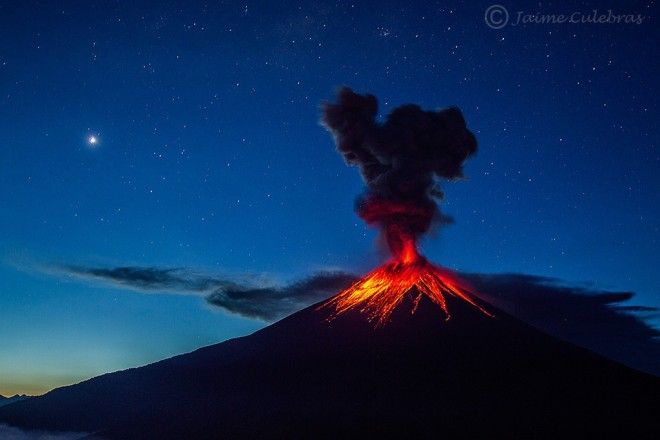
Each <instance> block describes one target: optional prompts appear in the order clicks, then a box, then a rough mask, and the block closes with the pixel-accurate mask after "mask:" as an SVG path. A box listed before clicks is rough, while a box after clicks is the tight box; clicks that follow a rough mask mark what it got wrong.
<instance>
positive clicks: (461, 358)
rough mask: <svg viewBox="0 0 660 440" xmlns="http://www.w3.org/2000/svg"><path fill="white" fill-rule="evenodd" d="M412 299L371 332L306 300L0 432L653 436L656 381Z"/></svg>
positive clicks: (461, 304)
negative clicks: (237, 334)
mask: <svg viewBox="0 0 660 440" xmlns="http://www.w3.org/2000/svg"><path fill="white" fill-rule="evenodd" d="M417 298H418V295H416V292H414V291H411V292H408V293H407V294H406V297H405V298H404V299H403V301H402V302H401V303H400V304H399V305H398V306H397V308H396V309H395V310H394V311H393V313H392V314H391V316H390V319H389V322H388V323H387V324H386V325H383V326H378V327H375V326H374V325H373V323H371V322H369V321H368V320H366V319H365V315H364V314H363V313H361V312H360V311H359V310H358V309H354V310H350V311H347V312H346V313H342V314H340V315H337V316H333V318H334V319H332V320H330V321H328V317H329V316H330V315H331V314H332V312H333V310H331V309H332V308H331V307H319V306H318V305H315V306H312V307H309V308H307V309H304V310H302V311H300V312H298V313H295V314H293V315H291V316H289V317H287V318H285V319H283V320H281V321H279V322H277V323H275V324H273V325H270V326H268V327H266V328H264V329H262V330H260V331H258V332H256V333H254V334H252V335H250V336H246V337H242V338H237V339H233V340H229V341H226V342H223V343H220V344H217V345H213V346H209V347H205V348H202V349H200V350H197V351H195V352H192V353H188V354H184V355H181V356H176V357H173V358H171V359H167V360H164V361H161V362H157V363H154V364H151V365H147V366H145V367H141V368H135V369H130V370H126V371H120V372H116V373H111V374H106V375H103V376H100V377H96V378H93V379H91V380H88V381H85V382H82V383H80V384H77V385H72V386H68V387H63V388H59V389H56V390H54V391H51V392H50V393H48V394H46V395H44V396H42V397H37V398H33V399H30V400H27V401H24V402H18V403H14V404H11V405H9V406H7V407H4V408H1V409H0V423H7V424H10V425H13V426H18V427H21V428H23V429H42V430H51V431H52V430H61V431H77V432H79V431H84V432H88V433H90V434H93V435H95V436H100V437H102V438H109V439H114V438H117V439H145V438H172V439H174V438H176V439H179V438H301V437H303V438H347V437H350V438H353V437H363V436H370V437H376V436H380V437H386V438H390V437H392V436H402V437H403V436H405V438H439V437H445V438H476V437H480V438H486V437H488V438H493V437H496V438H543V437H546V438H557V437H558V436H570V438H574V437H575V436H577V435H589V436H595V435H607V437H608V438H612V437H613V436H616V435H620V436H622V437H623V436H625V437H626V438H628V437H634V436H636V437H637V438H644V437H651V436H656V437H655V438H657V434H658V433H660V417H658V413H657V411H658V408H660V378H657V377H655V376H650V375H647V374H643V373H640V372H637V371H635V370H632V369H630V368H628V367H625V366H623V365H620V364H617V363H615V362H612V361H609V360H607V359H605V358H603V357H601V356H598V355H596V354H594V353H592V352H590V351H587V350H585V349H582V348H578V347H576V346H573V345H570V344H568V343H565V342H562V341H559V340H557V339H554V338H552V337H550V336H547V335H545V334H543V333H541V332H539V331H537V330H535V329H534V328H532V327H530V326H528V325H526V324H524V323H522V322H520V321H518V320H516V319H514V318H512V317H510V316H508V315H506V314H504V313H502V312H498V311H496V310H494V315H495V316H494V317H490V316H487V315H485V314H484V313H482V312H481V311H479V310H478V309H476V308H475V307H473V306H472V305H470V304H468V303H467V302H465V301H462V300H460V299H458V298H455V297H448V298H447V306H448V307H449V308H450V310H451V312H452V318H451V319H449V320H445V315H444V314H443V312H442V309H441V308H440V306H439V305H438V304H436V303H434V302H433V301H431V300H430V299H429V298H428V297H426V296H423V297H421V299H419V301H418V302H417V303H415V300H416V299H417ZM330 301H331V300H330ZM413 309H415V313H414V314H413V313H411V311H412V310H413ZM491 310H492V309H491Z"/></svg>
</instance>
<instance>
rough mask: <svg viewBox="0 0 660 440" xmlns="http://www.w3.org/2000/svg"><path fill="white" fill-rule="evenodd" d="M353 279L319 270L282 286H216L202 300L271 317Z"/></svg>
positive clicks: (249, 314) (325, 295)
mask: <svg viewBox="0 0 660 440" xmlns="http://www.w3.org/2000/svg"><path fill="white" fill-rule="evenodd" d="M355 281H356V278H355V277H354V276H353V275H349V274H345V273H326V274H323V273H322V274H317V275H315V276H313V277H310V278H307V279H306V280H303V281H299V282H297V283H294V284H291V285H289V286H285V287H282V288H272V287H271V288H242V287H237V288H233V289H232V288H225V289H218V290H217V291H215V292H214V293H212V294H211V295H209V296H208V297H207V298H206V300H207V301H208V302H209V303H210V304H213V305H215V306H218V307H222V308H223V309H226V310H229V311H230V312H236V313H240V314H241V315H243V316H247V317H250V318H258V319H263V320H266V321H272V320H274V319H277V318H280V317H283V316H286V315H288V314H290V313H291V312H293V311H296V310H300V309H302V308H304V307H306V306H308V305H311V304H314V303H316V302H319V301H322V300H324V299H326V298H328V297H330V296H332V295H334V294H336V293H339V292H340V291H342V290H343V289H345V288H347V287H348V286H350V285H351V284H352V283H354V282H355Z"/></svg>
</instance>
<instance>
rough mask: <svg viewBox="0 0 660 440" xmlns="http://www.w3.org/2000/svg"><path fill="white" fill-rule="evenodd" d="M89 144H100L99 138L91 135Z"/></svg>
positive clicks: (88, 139)
mask: <svg viewBox="0 0 660 440" xmlns="http://www.w3.org/2000/svg"><path fill="white" fill-rule="evenodd" d="M87 143H88V144H89V145H91V146H94V145H96V144H98V143H99V138H97V137H96V136H94V135H91V136H89V137H88V138H87Z"/></svg>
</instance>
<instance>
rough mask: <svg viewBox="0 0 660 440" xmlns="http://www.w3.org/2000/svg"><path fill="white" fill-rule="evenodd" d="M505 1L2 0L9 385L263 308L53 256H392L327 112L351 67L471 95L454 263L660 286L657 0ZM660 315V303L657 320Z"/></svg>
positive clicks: (261, 260) (170, 350)
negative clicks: (116, 280) (630, 19)
mask: <svg viewBox="0 0 660 440" xmlns="http://www.w3.org/2000/svg"><path fill="white" fill-rule="evenodd" d="M491 4H492V3H490V2H482V1H476V2H433V1H410V0H408V1H405V2H394V1H381V2H378V7H374V5H373V3H371V4H370V2H357V1H355V2H351V1H313V2H302V1H296V2H293V1H284V2H251V1H247V2H245V1H244V2H197V1H186V2H173V1H165V2H141V1H132V2H110V1H108V2H92V1H90V2H82V3H81V2H70V3H69V2H33V1H25V2H12V3H11V4H9V3H4V4H2V5H0V35H1V37H0V394H3V395H11V394H15V393H31V394H38V393H42V392H44V391H46V390H48V389H51V388H53V387H56V386H59V385H63V384H68V383H72V382H76V381H79V380H82V379H85V378H88V377H91V376H94V375H97V374H100V373H103V372H107V371H113V370H117V369H122V368H128V367H132V366H137V365H141V364H144V363H147V362H151V361H154V360H158V359H161V358H164V357H167V356H171V355H174V354H177V353H181V352H184V351H189V350H192V349H195V348H197V347H200V346H203V345H208V344H211V343H215V342H218V341H221V340H224V339H227V338H230V337H235V336H240V335H244V334H247V333H249V332H251V331H253V330H256V329H258V328H260V327H262V326H263V325H264V323H263V322H261V321H258V320H251V319H246V318H243V317H240V316H236V315H231V314H227V313H225V312H223V311H219V310H216V309H213V308H212V307H210V306H209V305H208V304H204V302H203V301H200V300H199V298H195V297H191V296H186V295H165V294H159V293H158V292H155V293H153V294H144V293H137V292H135V291H131V290H130V289H122V288H117V286H110V285H104V284H99V283H90V282H85V281H81V280H76V279H71V278H67V277H59V276H53V275H52V274H49V273H48V271H44V270H39V269H36V268H38V267H43V266H48V265H51V264H80V265H97V266H108V267H114V266H147V267H170V268H171V267H177V268H192V269H194V270H197V271H200V272H203V273H211V274H216V273H222V274H241V276H245V275H244V274H254V275H255V276H260V277H268V278H269V279H273V280H279V281H287V280H291V279H295V278H296V277H301V276H304V275H305V274H306V273H309V272H310V271H314V270H319V269H333V268H337V269H343V270H349V271H352V272H355V273H362V272H364V271H367V270H369V269H370V268H372V267H374V266H375V265H377V264H378V263H379V261H381V259H382V256H381V255H380V253H379V252H378V250H377V248H376V247H375V246H374V241H375V237H376V231H374V230H373V229H371V228H368V227H367V226H365V225H364V224H363V223H362V222H361V221H360V219H359V218H358V217H357V216H356V215H355V213H354V211H353V202H354V199H355V197H356V195H358V194H359V193H360V191H362V189H363V182H362V181H361V178H360V176H359V173H358V171H357V170H356V169H354V168H349V167H347V166H346V165H345V164H344V163H343V161H342V159H341V157H340V156H339V155H338V154H337V153H336V151H335V148H334V144H333V141H332V138H331V137H330V136H329V135H328V133H327V132H326V131H325V130H324V129H323V128H322V127H321V126H320V125H319V123H318V118H319V104H320V102H322V101H324V100H331V99H334V96H335V92H336V90H337V87H338V86H340V85H342V84H345V85H348V86H350V87H352V88H353V89H355V90H356V91H358V92H360V93H365V92H369V93H373V94H375V95H376V96H378V98H379V100H380V112H381V116H384V115H386V114H387V113H388V112H389V111H390V110H391V109H392V108H394V107H396V106H398V105H401V104H404V103H408V102H413V103H416V104H419V105H420V106H422V107H424V108H428V109H433V108H439V107H445V106H449V105H457V106H459V107H460V108H461V109H462V110H463V113H464V115H465V118H466V120H467V123H468V126H469V127H470V129H471V130H472V131H473V132H474V133H475V135H476V136H477V139H478V142H479V152H478V154H477V155H476V156H475V157H474V158H473V159H471V160H470V161H468V163H467V166H466V175H467V176H468V179H466V180H464V181H461V182H455V183H450V184H446V185H445V186H444V189H445V193H446V198H445V201H444V202H443V205H442V209H443V211H444V212H446V213H448V214H450V215H452V216H453V217H454V218H455V219H456V223H455V224H454V225H451V226H449V227H447V228H444V229H443V230H442V231H441V232H439V233H437V234H435V235H434V236H432V237H429V238H427V239H426V240H425V241H424V242H423V243H422V249H423V252H424V254H425V255H427V256H428V257H429V258H430V259H432V260H433V261H436V262H438V263H440V264H443V265H446V266H448V267H451V268H455V269H460V270H466V271H474V272H485V273H503V272H516V273H528V274H535V275H543V276H551V277H557V278H560V279H562V280H566V281H567V282H572V283H587V284H593V285H596V286H599V287H600V288H606V289H607V288H612V289H623V290H630V291H634V292H636V294H637V295H636V297H635V300H634V301H635V304H644V305H649V306H660V273H659V272H658V270H657V268H658V267H660V256H659V253H658V245H659V242H660V231H659V228H660V191H659V190H660V174H659V173H658V171H657V169H658V166H659V165H660V150H659V148H658V145H659V142H660V137H659V132H658V129H657V123H658V120H659V116H660V115H659V114H658V111H659V107H658V104H659V99H658V97H659V95H658V85H659V81H658V77H660V69H659V67H660V61H659V58H658V56H657V42H658V37H659V36H660V35H659V33H660V31H659V30H658V29H659V28H658V26H657V16H658V14H657V13H658V9H657V6H656V5H655V4H654V2H625V4H624V3H621V2H607V1H604V2H597V3H596V2H594V3H590V2H586V3H583V2H575V3H574V4H572V5H568V4H565V3H564V2H557V3H545V2H542V3H540V4H537V3H534V4H532V3H529V2H521V3H515V2H503V3H502V5H504V6H505V7H506V8H507V9H508V11H509V14H510V16H511V21H515V19H516V14H517V11H523V12H524V13H526V14H535V13H542V14H560V13H564V14H571V13H573V12H575V11H577V12H579V13H583V14H584V15H588V14H590V13H592V10H593V9H595V8H597V9H598V10H599V11H600V12H602V13H605V14H607V10H608V9H612V10H613V12H614V13H619V14H641V15H642V16H644V20H643V21H642V23H640V24H635V23H628V24H625V23H600V24H597V23H573V24H570V23H564V24H547V23H545V24H544V23H527V24H520V25H518V26H513V25H512V24H511V23H510V24H509V25H508V26H504V27H502V28H501V29H492V28H491V27H489V26H487V24H486V23H485V20H484V11H485V10H486V8H488V6H490V5H491ZM656 322H660V321H656Z"/></svg>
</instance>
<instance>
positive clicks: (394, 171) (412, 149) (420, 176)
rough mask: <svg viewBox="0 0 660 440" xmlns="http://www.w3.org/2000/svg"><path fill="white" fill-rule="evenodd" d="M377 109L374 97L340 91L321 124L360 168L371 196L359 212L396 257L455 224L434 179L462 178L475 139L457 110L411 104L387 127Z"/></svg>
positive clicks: (398, 111)
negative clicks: (435, 227)
mask: <svg viewBox="0 0 660 440" xmlns="http://www.w3.org/2000/svg"><path fill="white" fill-rule="evenodd" d="M377 112H378V102H377V99H376V97H375V96H373V95H369V94H367V95H360V94H357V93H355V92H353V91H352V90H351V89H349V88H347V87H343V88H341V89H340V90H339V93H338V95H337V102H336V103H334V104H333V103H324V104H323V105H322V116H321V123H322V124H323V125H324V126H325V127H326V128H327V129H328V131H330V132H331V133H332V134H333V136H334V138H335V142H336V145H337V150H338V151H339V153H341V154H342V156H343V157H344V159H345V161H346V163H348V164H349V165H357V166H358V167H360V171H361V173H362V177H363V178H364V181H365V183H366V185H367V191H366V193H365V194H364V195H362V196H361V197H359V198H358V200H357V202H356V210H357V212H358V214H359V215H360V217H362V218H363V219H364V220H365V221H366V222H367V223H368V224H373V225H377V226H379V227H380V228H381V231H382V232H383V233H384V235H385V238H386V239H387V244H388V246H389V248H390V251H391V252H392V253H393V254H394V255H395V256H397V255H399V254H400V253H401V252H402V248H403V247H404V245H405V244H406V243H405V242H406V241H409V240H411V241H412V243H413V244H414V243H415V242H416V241H417V239H418V238H419V237H420V236H421V235H423V234H424V233H425V232H427V231H428V230H429V228H430V227H431V225H432V224H433V223H438V224H444V223H449V222H451V218H450V217H448V216H446V215H444V214H442V213H441V212H440V210H439V208H438V205H437V203H436V200H438V199H442V196H443V194H442V191H441V190H440V188H439V187H438V185H437V181H438V179H447V180H455V179H459V178H461V177H463V163H464V162H465V160H466V159H467V158H469V157H470V156H472V155H473V154H474V153H475V152H476V151H477V141H476V139H475V137H474V135H473V134H472V133H471V132H470V131H469V130H468V129H467V127H466V124H465V119H463V114H462V113H461V111H460V110H459V109H458V108H456V107H449V108H446V109H443V110H437V111H426V110H422V109H421V108H420V107H419V106H417V105H414V104H406V105H402V106H400V107H397V108H396V109H394V110H393V111H392V112H391V113H390V114H389V115H388V116H387V118H386V120H385V122H384V123H380V122H378V121H377V120H376V115H377Z"/></svg>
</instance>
